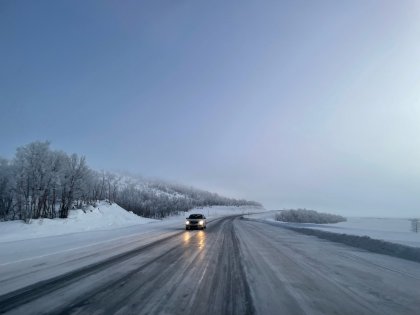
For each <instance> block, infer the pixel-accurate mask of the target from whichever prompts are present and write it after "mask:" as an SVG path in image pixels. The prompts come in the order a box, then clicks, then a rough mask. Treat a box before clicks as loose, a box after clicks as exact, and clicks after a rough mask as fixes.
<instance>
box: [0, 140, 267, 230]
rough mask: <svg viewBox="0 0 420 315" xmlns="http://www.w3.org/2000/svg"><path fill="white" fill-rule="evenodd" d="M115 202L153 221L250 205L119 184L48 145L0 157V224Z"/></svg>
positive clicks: (157, 185)
mask: <svg viewBox="0 0 420 315" xmlns="http://www.w3.org/2000/svg"><path fill="white" fill-rule="evenodd" d="M100 200H108V201H109V202H115V203H117V204H119V205H120V206H121V207H123V208H125V209H126V210H129V211H133V212H134V213H136V214H138V215H141V216H146V217H153V218H162V217H165V216H167V215H170V214H174V213H179V212H180V211H187V210H190V209H192V208H194V207H200V206H212V205H235V206H240V205H254V206H259V205H260V204H258V203H257V202H253V201H246V200H237V199H231V198H225V197H221V196H219V195H217V194H214V193H210V192H207V191H202V190H198V189H194V188H190V187H186V186H182V185H176V184H168V183H161V182H157V181H154V182H147V183H146V184H145V183H144V182H143V185H141V184H140V181H139V180H137V179H134V178H133V179H128V180H127V179H124V178H123V176H119V175H117V174H114V173H110V172H98V171H95V170H92V169H90V168H89V167H88V166H87V164H86V159H85V157H83V156H79V155H77V154H70V155H69V154H67V153H65V152H63V151H57V150H52V149H51V148H50V144H49V142H33V143H30V144H28V145H25V146H22V147H19V148H18V149H17V150H16V154H15V156H14V158H13V159H12V160H7V159H4V158H0V221H6V220H25V221H26V222H28V221H29V220H31V219H38V218H50V219H52V218H57V217H59V218H67V216H68V214H69V210H71V209H74V208H82V207H84V206H86V205H94V204H95V203H96V202H97V201H100Z"/></svg>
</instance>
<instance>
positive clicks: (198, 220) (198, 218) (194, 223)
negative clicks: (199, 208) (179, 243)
mask: <svg viewBox="0 0 420 315" xmlns="http://www.w3.org/2000/svg"><path fill="white" fill-rule="evenodd" d="M186 219H187V221H185V229H186V230H192V229H202V230H204V229H205V228H206V225H207V222H206V217H205V216H204V215H202V214H200V213H193V214H190V216H189V217H188V218H186Z"/></svg>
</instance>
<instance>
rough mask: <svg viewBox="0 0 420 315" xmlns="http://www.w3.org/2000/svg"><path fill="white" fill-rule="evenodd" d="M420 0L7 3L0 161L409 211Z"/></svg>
mask: <svg viewBox="0 0 420 315" xmlns="http://www.w3.org/2000/svg"><path fill="white" fill-rule="evenodd" d="M418 38H420V2H418V1H414V0H413V1H401V2H395V1H386V0H384V1H370V2H366V1H362V0H356V1H351V2H347V3H344V2H343V3H337V2H334V1H316V2H313V1H312V2H311V1H281V2H275V1H263V2H261V1H259V2H257V1H251V0H246V1H241V2H224V1H215V2H211V3H210V2H205V1H194V2H190V1H183V2H179V3H174V2H169V1H159V2H156V1H144V2H137V1H127V2H124V4H122V3H120V2H117V1H106V2H104V1H89V2H67V1H61V2H56V1H43V2H39V3H35V2H32V1H19V2H15V1H8V0H6V1H3V2H2V3H1V4H0V39H1V42H2V43H3V49H2V50H0V69H2V70H1V71H0V111H1V115H0V142H1V147H0V157H5V158H11V157H12V156H13V154H14V152H15V150H16V148H17V147H19V146H22V145H25V144H27V143H30V142H33V141H37V140H40V141H45V140H49V141H51V144H52V148H53V149H57V150H63V151H65V152H68V153H77V154H79V155H85V156H86V158H87V162H88V164H89V165H90V166H91V167H92V168H94V169H97V170H101V169H103V170H109V171H128V172H130V173H135V174H141V175H142V176H145V177H153V178H160V179H163V180H168V181H175V182H179V183H181V184H185V185H191V186H194V187H197V188H202V189H205V190H209V191H213V192H217V193H219V194H221V195H225V196H228V197H236V198H244V199H249V200H255V201H258V202H261V203H262V204H263V205H264V206H265V207H266V208H267V209H282V208H298V207H300V208H308V209H315V210H319V211H326V212H333V213H338V214H344V215H348V216H351V215H354V216H387V217H409V216H418V215H419V208H420V194H419V190H420V189H419V188H420V164H419V161H420V138H419V137H418V135H419V134H420V91H419V86H420V64H419V62H418V56H420V42H419V41H418Z"/></svg>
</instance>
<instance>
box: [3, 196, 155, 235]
mask: <svg viewBox="0 0 420 315" xmlns="http://www.w3.org/2000/svg"><path fill="white" fill-rule="evenodd" d="M156 221H157V220H153V219H148V218H143V217H140V216H138V215H136V214H134V213H133V212H128V211H126V210H124V209H123V208H121V207H120V206H118V205H117V204H111V205H110V204H109V203H107V202H101V203H99V204H98V206H96V207H93V206H89V207H87V208H86V209H84V210H82V209H77V210H70V212H69V216H68V218H67V219H59V218H56V219H36V220H31V222H30V223H24V222H22V221H7V222H0V242H9V241H16V240H24V239H32V238H37V237H46V236H53V235H62V234H71V233H78V232H85V231H94V230H109V229H115V228H120V227H124V226H130V225H137V224H145V223H151V222H156Z"/></svg>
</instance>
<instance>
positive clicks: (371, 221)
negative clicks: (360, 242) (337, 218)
mask: <svg viewBox="0 0 420 315" xmlns="http://www.w3.org/2000/svg"><path fill="white" fill-rule="evenodd" d="M274 216H275V212H271V211H269V212H266V213H262V214H257V215H252V216H250V217H251V218H257V219H263V220H268V221H271V222H275V223H276V224H283V225H288V226H293V227H301V228H310V229H317V230H322V231H327V232H332V233H339V234H349V235H357V236H369V237H370V238H373V239H380V240H384V241H388V242H392V243H397V244H402V245H408V246H414V247H420V233H414V232H412V231H411V221H410V220H409V219H404V218H370V217H348V218H347V221H346V222H340V223H334V224H313V223H285V222H278V221H275V220H274Z"/></svg>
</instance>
